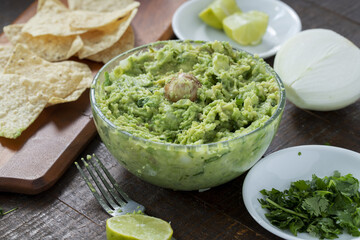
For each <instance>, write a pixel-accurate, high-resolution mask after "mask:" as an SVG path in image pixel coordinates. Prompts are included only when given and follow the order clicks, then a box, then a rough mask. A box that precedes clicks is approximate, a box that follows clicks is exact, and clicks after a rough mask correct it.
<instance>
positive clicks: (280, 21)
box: [172, 0, 301, 58]
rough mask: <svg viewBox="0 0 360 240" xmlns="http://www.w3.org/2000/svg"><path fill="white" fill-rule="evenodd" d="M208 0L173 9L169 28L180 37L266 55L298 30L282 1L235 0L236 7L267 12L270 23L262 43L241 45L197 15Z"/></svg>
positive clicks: (296, 18) (298, 24)
mask: <svg viewBox="0 0 360 240" xmlns="http://www.w3.org/2000/svg"><path fill="white" fill-rule="evenodd" d="M210 2H211V1H209V0H190V1H188V2H186V3H184V4H183V5H181V6H180V7H179V8H178V9H177V10H176V12H175V14H174V16H173V20H172V28H173V30H174V33H175V34H176V36H177V37H178V38H179V39H181V40H185V39H191V40H204V41H214V40H219V41H228V42H229V43H230V44H231V45H232V46H233V47H235V48H239V49H243V50H245V51H247V52H249V53H252V54H258V55H259V56H260V57H262V58H267V57H270V56H272V55H274V54H275V53H276V52H277V51H278V50H279V48H280V46H281V44H283V43H284V42H285V41H286V40H287V39H289V38H290V37H292V36H293V35H295V34H296V33H298V32H299V31H300V30H301V21H300V18H299V16H298V15H297V14H296V12H295V11H294V10H293V9H292V8H290V7H289V6H288V5H286V4H285V3H283V2H281V1H278V0H237V4H238V6H239V7H240V8H241V9H242V10H243V11H244V12H246V11H250V10H259V11H263V12H265V13H267V14H268V15H269V25H268V28H267V30H266V33H265V35H264V37H263V40H262V42H261V44H259V45H257V46H242V45H240V44H238V43H236V42H235V41H233V40H231V39H230V38H229V37H227V36H226V34H225V33H224V31H222V30H217V29H214V28H212V27H210V26H208V25H207V24H205V23H204V22H203V21H202V20H201V19H200V18H199V17H198V15H199V13H200V12H201V11H202V10H203V9H205V8H206V7H207V6H208V5H209V3H210Z"/></svg>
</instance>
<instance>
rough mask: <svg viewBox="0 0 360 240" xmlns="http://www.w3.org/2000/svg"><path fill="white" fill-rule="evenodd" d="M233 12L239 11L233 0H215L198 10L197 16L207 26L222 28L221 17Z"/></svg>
mask: <svg viewBox="0 0 360 240" xmlns="http://www.w3.org/2000/svg"><path fill="white" fill-rule="evenodd" d="M235 12H241V10H240V8H239V7H238V6H237V4H236V1H235V0H215V1H214V2H212V3H211V4H210V5H209V6H208V7H207V8H205V9H204V10H203V11H202V12H200V14H199V17H200V18H201V20H203V21H204V22H205V23H206V24H208V25H209V26H211V27H213V28H217V29H222V28H223V26H222V21H223V19H224V18H226V17H227V16H229V15H231V14H233V13H235Z"/></svg>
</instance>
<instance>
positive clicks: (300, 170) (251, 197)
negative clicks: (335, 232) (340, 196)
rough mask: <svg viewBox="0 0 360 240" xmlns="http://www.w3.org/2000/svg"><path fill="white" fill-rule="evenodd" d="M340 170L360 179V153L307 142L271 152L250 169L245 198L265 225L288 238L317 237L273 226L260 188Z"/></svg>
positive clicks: (342, 237)
mask: <svg viewBox="0 0 360 240" xmlns="http://www.w3.org/2000/svg"><path fill="white" fill-rule="evenodd" d="M335 170H338V171H339V172H340V173H341V175H345V174H348V173H351V174H352V175H353V176H354V177H355V178H357V179H360V153H357V152H354V151H350V150H347V149H343V148H338V147H332V146H324V145H305V146H297V147H291V148H287V149H283V150H280V151H277V152H275V153H272V154H270V155H268V156H266V157H265V158H263V159H262V160H260V161H259V162H258V163H256V164H255V165H254V166H253V167H252V168H251V169H250V171H249V172H248V174H247V175H246V177H245V180H244V184H243V193H242V194H243V199H244V203H245V207H246V208H247V210H248V211H249V213H250V215H251V216H252V217H253V218H254V219H255V221H256V222H258V223H259V224H260V225H261V226H262V227H264V228H265V229H267V230H268V231H270V232H272V233H273V234H275V235H277V236H279V237H281V238H284V239H287V240H302V239H317V238H314V237H311V236H310V235H309V234H307V233H299V234H298V236H297V237H295V236H294V235H293V234H292V233H291V232H290V231H289V230H281V229H280V228H277V227H275V226H273V225H272V224H271V223H270V222H269V221H268V220H267V218H266V217H265V213H266V212H267V209H262V208H261V205H260V203H259V202H258V199H259V198H263V195H262V194H261V193H260V190H262V189H266V190H271V189H272V188H276V189H278V190H280V191H283V190H285V189H288V188H289V187H290V183H291V182H294V181H297V180H311V178H312V175H313V174H315V175H317V176H318V177H321V178H322V177H325V176H330V175H332V174H333V173H334V171H335ZM337 239H340V240H347V239H359V238H354V237H352V236H351V235H349V234H346V233H344V234H342V235H340V236H339V238H337Z"/></svg>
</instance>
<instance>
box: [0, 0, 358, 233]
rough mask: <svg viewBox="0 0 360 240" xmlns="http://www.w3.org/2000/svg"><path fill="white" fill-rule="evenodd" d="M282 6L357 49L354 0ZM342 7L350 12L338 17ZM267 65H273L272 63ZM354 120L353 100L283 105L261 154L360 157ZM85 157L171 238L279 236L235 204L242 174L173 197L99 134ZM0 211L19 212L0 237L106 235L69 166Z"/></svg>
mask: <svg viewBox="0 0 360 240" xmlns="http://www.w3.org/2000/svg"><path fill="white" fill-rule="evenodd" d="M355 1H356V0H355ZM284 2H286V3H287V4H289V5H290V6H291V7H293V8H294V9H295V10H296V12H297V13H298V14H299V15H300V17H301V19H302V23H303V29H308V28H314V27H321V28H330V29H333V30H335V31H337V32H339V33H341V34H343V35H344V36H345V37H347V38H349V39H350V40H351V41H353V42H354V43H355V44H357V45H358V46H359V39H360V36H359V34H360V33H359V31H358V29H359V28H358V23H357V22H356V19H355V18H353V17H352V16H351V14H350V12H353V13H356V12H359V11H360V7H359V5H357V4H354V1H353V0H347V1H341V4H343V6H342V7H341V8H340V6H339V10H338V11H335V10H336V9H334V8H335V7H334V6H336V4H335V3H336V2H335V1H334V0H323V1H321V2H319V1H316V2H315V1H313V0H306V1H296V0H285V1H284ZM334 4H335V5H334ZM339 4H340V3H339ZM341 9H342V10H341ZM345 9H349V12H344V11H345ZM267 61H268V62H269V63H270V64H272V61H273V58H270V59H268V60H267ZM359 122H360V102H359V101H358V102H356V103H355V104H353V105H351V106H349V107H347V108H344V109H341V110H338V111H332V112H315V111H306V110H301V109H298V108H297V107H295V106H294V105H293V104H292V103H291V102H287V105H286V108H285V112H284V115H283V119H282V122H281V124H280V127H279V130H278V133H277V134H276V137H275V138H274V141H273V142H272V144H271V145H270V147H269V149H268V150H267V152H266V154H265V155H267V154H270V153H272V152H274V151H277V150H279V149H283V148H286V147H291V146H296V145H303V144H330V145H334V146H339V147H344V148H348V149H351V150H354V151H357V152H360V129H359V127H360V125H359ZM91 153H96V154H98V155H99V156H102V158H104V159H105V163H106V167H107V168H108V169H110V172H111V173H112V174H113V175H114V176H115V178H116V180H117V181H118V182H119V183H120V185H121V187H122V188H123V189H124V190H125V191H126V192H127V193H128V194H129V195H130V197H131V198H133V199H134V200H136V201H138V202H141V203H142V204H144V205H145V206H146V208H147V213H148V214H150V215H153V216H156V217H160V218H163V219H164V220H167V221H171V224H172V227H173V229H174V236H175V237H176V238H177V239H178V240H189V239H190V240H191V239H195V240H202V239H204V240H212V239H214V240H233V239H244V240H247V239H269V240H273V239H279V238H278V237H276V236H274V235H273V234H271V233H270V232H268V231H267V230H265V229H264V228H262V227H261V226H260V225H258V224H257V223H256V222H255V221H254V220H253V219H252V218H251V216H250V215H249V213H248V212H247V210H246V209H245V206H244V203H243V200H242V184H243V180H244V178H245V174H243V175H242V176H240V177H239V178H237V179H234V180H233V181H231V182H229V183H227V184H224V185H222V186H219V187H216V188H213V189H210V190H208V191H205V192H201V193H199V192H196V191H193V192H176V191H172V190H167V189H162V188H159V187H156V186H153V185H150V184H148V183H146V182H143V181H141V180H139V179H138V178H136V177H135V176H133V175H132V174H130V173H129V172H128V171H126V170H125V169H124V168H123V167H121V166H120V165H119V164H118V163H117V162H116V161H115V159H114V158H113V157H112V156H111V155H110V153H109V152H108V151H107V149H106V148H105V146H104V145H103V143H102V142H101V140H100V139H99V137H95V138H94V139H93V141H92V142H91V143H90V144H89V145H88V146H87V148H86V149H85V150H84V151H83V153H82V154H81V156H85V155H86V154H91ZM0 206H1V207H3V208H4V209H5V210H9V209H11V208H12V207H17V206H18V207H20V208H19V209H18V210H16V211H15V212H13V213H11V214H9V215H7V216H5V217H4V218H2V219H1V224H0V238H1V236H5V239H30V238H31V239H46V237H48V238H49V239H56V238H62V236H66V237H69V238H72V239H104V238H105V220H106V219H107V218H108V215H107V214H106V213H105V212H104V211H103V210H102V209H101V208H100V206H99V205H98V204H97V202H96V200H95V199H94V198H93V197H92V195H91V193H90V191H89V190H88V188H87V187H86V185H85V184H84V182H83V181H82V179H81V177H80V176H79V174H78V172H77V170H76V168H75V167H74V166H71V167H70V168H69V169H68V171H67V172H66V173H65V174H64V176H63V177H62V178H61V179H60V181H58V182H57V183H56V184H55V185H54V186H53V187H52V188H51V189H49V190H47V191H45V192H44V193H41V194H39V195H36V196H26V195H21V194H11V193H0ZM32 219H36V221H35V220H34V221H33V220H32ZM31 225H33V226H31ZM78 226H80V227H79V229H80V230H78V229H77V228H78ZM56 227H57V228H59V229H57V228H56ZM43 232H45V233H47V234H48V235H47V236H45V235H44V234H43Z"/></svg>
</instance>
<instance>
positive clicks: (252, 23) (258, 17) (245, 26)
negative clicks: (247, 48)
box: [223, 11, 269, 45]
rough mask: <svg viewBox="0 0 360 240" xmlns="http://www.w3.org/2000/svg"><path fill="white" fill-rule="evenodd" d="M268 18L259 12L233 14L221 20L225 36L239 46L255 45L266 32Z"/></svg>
mask: <svg viewBox="0 0 360 240" xmlns="http://www.w3.org/2000/svg"><path fill="white" fill-rule="evenodd" d="M268 22H269V16H268V15H267V14H266V13H264V12H260V11H249V12H246V13H234V14H232V15H230V16H228V17H226V18H225V19H224V20H223V27H224V31H225V33H226V35H227V36H228V37H229V38H231V39H232V40H234V41H235V42H237V43H239V44H241V45H257V44H259V43H260V42H261V39H262V36H263V35H264V34H265V32H266V28H267V26H268Z"/></svg>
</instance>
